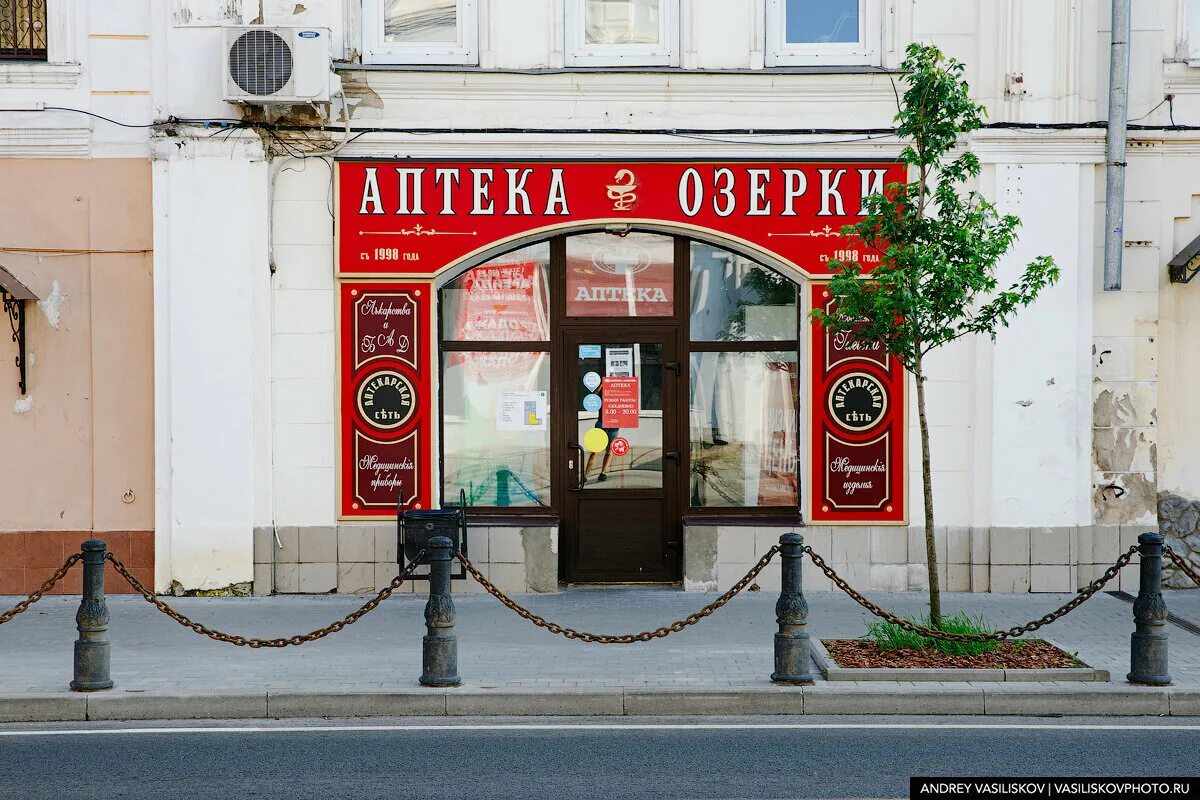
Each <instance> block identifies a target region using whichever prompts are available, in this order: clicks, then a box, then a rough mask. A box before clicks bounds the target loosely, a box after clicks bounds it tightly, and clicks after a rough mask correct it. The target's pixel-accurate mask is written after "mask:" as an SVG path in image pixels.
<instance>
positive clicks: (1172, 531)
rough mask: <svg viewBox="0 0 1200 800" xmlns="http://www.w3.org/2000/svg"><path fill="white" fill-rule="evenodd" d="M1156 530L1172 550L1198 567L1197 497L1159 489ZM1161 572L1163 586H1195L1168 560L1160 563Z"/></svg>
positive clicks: (1199, 523) (1199, 526) (1199, 515)
mask: <svg viewBox="0 0 1200 800" xmlns="http://www.w3.org/2000/svg"><path fill="white" fill-rule="evenodd" d="M1158 529H1159V531H1161V532H1162V535H1163V536H1165V537H1166V539H1167V544H1168V545H1170V547H1171V549H1172V550H1174V551H1175V552H1176V553H1178V554H1179V555H1181V556H1183V557H1184V558H1186V559H1187V560H1188V561H1189V562H1191V563H1192V564H1193V565H1194V566H1195V567H1196V568H1197V569H1198V570H1200V500H1188V499H1187V498H1186V497H1181V496H1180V495H1177V494H1171V493H1170V492H1159V494H1158ZM1163 575H1164V578H1163V585H1164V586H1166V587H1168V588H1170V589H1191V588H1193V587H1195V585H1196V584H1195V583H1194V582H1193V581H1192V579H1191V578H1190V577H1188V575H1187V574H1186V573H1185V572H1183V571H1182V570H1180V569H1179V568H1177V567H1176V566H1175V565H1174V564H1172V563H1171V562H1170V561H1164V562H1163Z"/></svg>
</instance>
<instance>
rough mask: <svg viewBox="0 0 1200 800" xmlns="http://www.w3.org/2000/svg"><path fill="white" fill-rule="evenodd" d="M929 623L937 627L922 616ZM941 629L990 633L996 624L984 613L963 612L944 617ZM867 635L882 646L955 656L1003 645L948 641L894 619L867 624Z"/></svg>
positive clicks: (928, 624) (924, 621) (889, 648)
mask: <svg viewBox="0 0 1200 800" xmlns="http://www.w3.org/2000/svg"><path fill="white" fill-rule="evenodd" d="M918 623H919V624H921V625H923V626H925V627H933V625H932V623H931V622H930V621H929V619H928V617H927V618H925V619H923V620H918ZM941 629H942V630H943V631H945V632H946V633H989V632H990V631H991V630H992V627H991V626H990V625H988V622H987V620H985V619H984V618H983V617H970V616H967V614H966V613H965V612H961V611H960V612H959V613H957V614H952V615H950V616H943V617H942V624H941ZM867 637H868V638H870V639H873V640H874V641H875V645H876V646H877V647H878V648H879V649H880V650H901V649H909V650H936V651H937V652H939V653H945V654H946V655H952V656H974V655H979V654H980V653H990V652H992V651H993V650H995V649H997V648H998V647H999V646H1000V642H997V641H987V642H948V641H945V640H943V639H933V638H930V637H928V636H922V635H921V634H919V633H913V632H912V631H906V630H904V629H903V628H901V627H900V626H899V625H896V624H894V623H891V622H883V621H876V622H872V623H871V624H870V625H869V626H868V627H867Z"/></svg>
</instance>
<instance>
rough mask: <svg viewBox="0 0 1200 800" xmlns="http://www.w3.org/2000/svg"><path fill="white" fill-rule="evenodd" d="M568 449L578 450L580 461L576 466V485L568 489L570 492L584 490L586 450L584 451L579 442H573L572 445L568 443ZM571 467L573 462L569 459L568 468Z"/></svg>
mask: <svg viewBox="0 0 1200 800" xmlns="http://www.w3.org/2000/svg"><path fill="white" fill-rule="evenodd" d="M567 449H569V450H577V451H578V452H579V463H578V465H576V467H575V485H574V486H568V487H567V491H568V492H582V491H583V482H584V477H583V464H584V451H583V448H582V447H581V446H579V445H577V444H572V445H568V446H567ZM570 467H571V462H570V461H568V462H567V468H568V469H570Z"/></svg>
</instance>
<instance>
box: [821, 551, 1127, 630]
mask: <svg viewBox="0 0 1200 800" xmlns="http://www.w3.org/2000/svg"><path fill="white" fill-rule="evenodd" d="M804 552H805V553H807V554H808V557H809V558H810V559H812V562H813V563H814V564H816V565H817V568H818V569H820V570H821V571H822V572H824V573H825V574H826V575H827V576H828V577H829V579H830V580H831V581H833V584H834V586H836V587H838V588H839V589H841V590H842V591H843V592H845V593H846V594H848V595H850V597H851V598H852V599H853V600H854V601H855V602H856V603H858V604H859V605H860V606H862V607H863V608H865V609H866V610H867V611H870V612H871V613H872V614H874V615H875V616H877V617H879V618H880V619H883V620H886V621H887V622H890V623H892V624H893V625H897V626H899V627H901V628H903V629H904V630H906V631H910V632H912V633H916V634H919V635H921V636H927V637H929V638H930V639H941V640H942V641H946V642H999V641H1003V640H1004V639H1009V638H1015V637H1017V636H1021V635H1023V634H1026V633H1033V632H1034V631H1036V630H1037V629H1038V628H1040V627H1042V626H1043V625H1049V624H1050V623H1051V622H1054V621H1055V620H1057V619H1059V618H1060V617H1063V616H1066V615H1067V614H1069V613H1070V612H1072V611H1074V610H1075V609H1076V608H1078V607H1079V606H1081V605H1083V602H1084V601H1085V600H1087V599H1088V598H1090V597H1091V596H1092V595H1094V594H1095V593H1096V592H1098V591H1100V590H1101V589H1102V588H1104V584H1106V583H1108V582H1109V581H1111V580H1112V579H1113V578H1114V577H1116V574H1117V573H1118V572H1120V571H1121V570H1122V569H1124V567H1125V565H1126V564H1128V563H1129V562H1130V561H1131V560H1132V559H1133V554H1134V553H1136V552H1137V545H1134V546H1132V547H1130V548H1129V549H1128V550H1127V551H1125V552H1124V553H1122V554H1121V555H1120V556H1119V557H1118V558H1117V560H1116V562H1115V563H1114V564H1113V565H1112V566H1111V567H1109V568H1108V569H1106V570H1104V574H1103V575H1101V576H1100V577H1099V578H1097V579H1096V580H1094V581H1092V582H1091V583H1089V584H1088V585H1087V586H1086V587H1084V588H1083V589H1081V590H1080V591H1079V593H1078V594H1077V595H1075V596H1074V597H1072V598H1071V599H1070V600H1068V601H1067V602H1066V603H1064V604H1063V605H1061V606H1059V607H1058V608H1056V609H1055V610H1053V611H1051V612H1050V613H1049V614H1046V615H1045V616H1043V617H1041V618H1040V619H1036V620H1033V621H1031V622H1027V623H1025V624H1024V625H1017V626H1015V627H1012V628H1009V629H1007V630H995V631H991V632H990V633H947V632H946V631H941V630H938V629H936V628H929V627H926V626H924V625H918V624H917V623H915V622H913V621H912V620H908V619H905V618H904V617H899V616H896V615H895V614H893V613H892V612H890V611H887V610H886V609H883V608H880V607H879V606H877V605H875V604H874V603H872V602H871V601H870V600H868V599H867V598H865V597H863V596H862V594H860V593H859V592H858V591H857V590H856V589H855V588H854V587H853V586H851V585H850V584H848V583H846V581H845V580H844V579H843V578H842V577H841V576H840V575H838V574H837V573H836V572H834V571H833V568H832V567H830V566H829V565H828V564H826V563H825V559H823V558H821V557H820V556H819V555H817V553H816V551H814V550H813V549H812V548H811V547H809V546H808V545H805V546H804Z"/></svg>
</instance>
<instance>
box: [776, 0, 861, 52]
mask: <svg viewBox="0 0 1200 800" xmlns="http://www.w3.org/2000/svg"><path fill="white" fill-rule="evenodd" d="M766 2H767V66H788V65H805V64H810V65H811V64H831V65H838V66H842V65H857V64H875V63H877V60H878V55H879V50H880V48H879V42H880V22H881V20H880V12H881V8H880V4H879V0H766Z"/></svg>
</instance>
